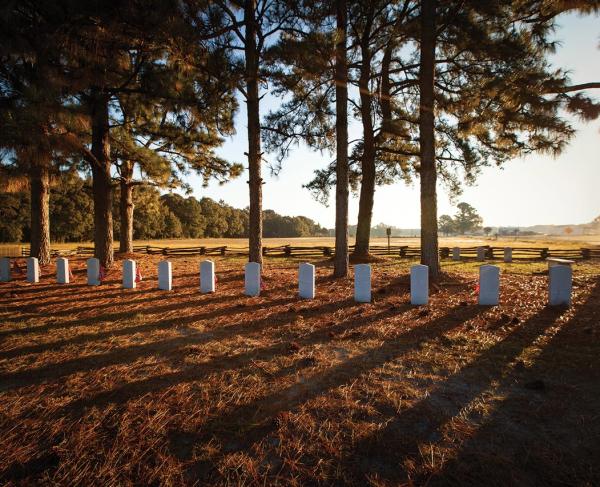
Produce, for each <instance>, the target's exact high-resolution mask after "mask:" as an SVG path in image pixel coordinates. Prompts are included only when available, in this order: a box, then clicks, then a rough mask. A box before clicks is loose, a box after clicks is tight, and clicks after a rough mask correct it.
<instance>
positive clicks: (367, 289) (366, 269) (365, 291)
mask: <svg viewBox="0 0 600 487" xmlns="http://www.w3.org/2000/svg"><path fill="white" fill-rule="evenodd" d="M354 301H356V302H357V303H370V302H371V266H370V265H369V264H357V265H355V266H354Z"/></svg>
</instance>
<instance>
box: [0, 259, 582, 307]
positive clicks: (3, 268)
mask: <svg viewBox="0 0 600 487" xmlns="http://www.w3.org/2000/svg"><path fill="white" fill-rule="evenodd" d="M136 276H137V272H136V262H135V261H134V260H130V259H128V260H125V261H123V287H124V288H125V289H134V288H135V287H136V284H137V279H136ZM39 277H40V269H39V265H38V260H37V259H36V258H35V257H30V258H29V259H27V280H28V281H29V282H31V283H36V282H38V281H39ZM69 277H70V272H69V261H68V260H67V259H65V258H64V257H61V258H59V259H57V261H56V280H57V282H58V283H59V284H68V283H69ZM9 280H10V259H8V258H6V257H4V258H2V259H0V281H9ZM549 281H550V282H549V296H548V303H549V304H550V305H551V306H569V305H570V304H571V291H572V282H573V274H572V270H571V267H570V266H566V265H556V266H552V267H550V269H549ZM100 282H101V281H100V261H99V260H98V259H96V258H91V259H88V261H87V283H88V285H90V286H98V285H99V284H100ZM215 282H216V281H215V264H214V262H213V261H211V260H205V261H203V262H201V263H200V292H202V293H213V292H215ZM158 288H159V289H162V290H165V291H171V290H172V289H173V272H172V265H171V262H169V261H161V262H159V263H158ZM244 291H245V294H246V295H247V296H258V295H260V291H261V280H260V264H258V263H256V262H248V263H247V264H246V267H245V272H244ZM298 293H299V295H300V297H301V298H304V299H314V297H315V266H314V265H312V264H308V263H305V264H300V267H299V269H298ZM499 296H500V268H499V267H498V266H495V265H482V266H480V267H479V299H478V302H479V304H480V305H484V306H496V305H497V304H498V302H499ZM354 300H355V301H357V302H359V303H368V302H370V301H371V266H370V265H369V264H358V265H356V266H354ZM410 302H411V304H413V305H426V304H427V303H428V302H429V268H428V267H427V266H426V265H421V264H417V265H413V266H412V267H411V268H410Z"/></svg>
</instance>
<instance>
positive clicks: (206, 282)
mask: <svg viewBox="0 0 600 487" xmlns="http://www.w3.org/2000/svg"><path fill="white" fill-rule="evenodd" d="M200 292H201V293H214V292H215V263H214V262H213V261H212V260H205V261H202V262H200Z"/></svg>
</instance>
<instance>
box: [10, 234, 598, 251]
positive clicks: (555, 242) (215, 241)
mask: <svg viewBox="0 0 600 487" xmlns="http://www.w3.org/2000/svg"><path fill="white" fill-rule="evenodd" d="M391 243H392V245H408V246H411V247H419V246H420V245H421V243H420V240H419V238H416V237H393V238H392V239H391ZM439 243H440V246H442V247H444V246H445V247H455V246H462V247H473V246H476V245H491V246H494V247H503V246H508V247H550V248H553V249H579V248H581V247H589V246H597V245H600V235H575V236H545V235H536V236H532V237H518V238H515V237H499V238H497V239H495V238H492V237H489V238H485V237H468V236H463V237H440V242H439ZM288 244H289V245H293V246H308V247H317V246H330V247H333V246H334V239H333V238H332V237H303V238H265V239H263V245H265V246H267V247H278V246H281V245H288ZM350 244H351V245H353V244H354V238H350ZM15 245H19V244H3V243H0V249H2V248H3V247H14V246H15ZM80 245H82V246H88V247H91V246H93V243H92V242H82V243H52V248H53V249H59V250H70V249H75V248H76V247H77V246H80ZM134 245H153V246H157V247H191V246H201V245H203V246H206V247H220V246H222V245H227V246H228V247H229V248H232V249H247V248H248V239H245V238H201V239H165V240H136V241H134ZM371 245H387V238H372V239H371ZM118 247H119V244H118V243H117V242H115V249H118Z"/></svg>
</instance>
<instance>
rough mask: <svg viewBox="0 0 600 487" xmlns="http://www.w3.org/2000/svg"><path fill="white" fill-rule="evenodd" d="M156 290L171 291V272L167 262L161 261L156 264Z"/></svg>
mask: <svg viewBox="0 0 600 487" xmlns="http://www.w3.org/2000/svg"><path fill="white" fill-rule="evenodd" d="M158 289H162V290H163V291H171V290H172V289H173V272H172V266H171V263H170V262H169V261H168V260H161V261H160V262H159V263H158Z"/></svg>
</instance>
